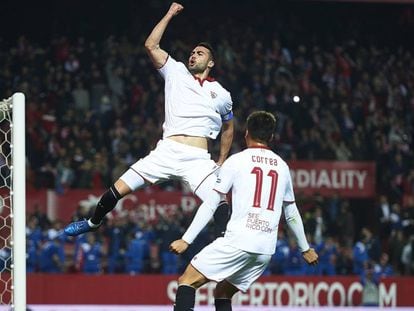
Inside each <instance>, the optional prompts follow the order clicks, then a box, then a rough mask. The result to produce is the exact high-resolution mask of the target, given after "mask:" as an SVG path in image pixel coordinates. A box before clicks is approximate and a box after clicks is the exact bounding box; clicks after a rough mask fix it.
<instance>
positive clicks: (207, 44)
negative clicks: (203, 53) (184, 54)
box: [197, 42, 215, 60]
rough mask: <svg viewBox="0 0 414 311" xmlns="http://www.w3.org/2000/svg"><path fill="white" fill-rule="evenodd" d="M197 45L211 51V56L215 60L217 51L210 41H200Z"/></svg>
mask: <svg viewBox="0 0 414 311" xmlns="http://www.w3.org/2000/svg"><path fill="white" fill-rule="evenodd" d="M197 46H202V47H204V48H206V49H207V50H208V51H209V52H210V58H211V60H214V54H215V52H214V49H213V47H212V46H211V44H210V43H208V42H200V43H199V44H197Z"/></svg>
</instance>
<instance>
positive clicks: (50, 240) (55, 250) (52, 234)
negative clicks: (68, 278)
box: [39, 230, 65, 273]
mask: <svg viewBox="0 0 414 311" xmlns="http://www.w3.org/2000/svg"><path fill="white" fill-rule="evenodd" d="M39 271H40V272H48V273H62V272H64V271H65V252H64V249H63V247H62V245H61V243H60V241H59V233H58V232H57V231H55V230H50V231H49V232H48V235H47V237H46V240H45V241H44V243H43V244H42V246H41V249H40V253H39Z"/></svg>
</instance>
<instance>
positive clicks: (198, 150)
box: [64, 2, 233, 236]
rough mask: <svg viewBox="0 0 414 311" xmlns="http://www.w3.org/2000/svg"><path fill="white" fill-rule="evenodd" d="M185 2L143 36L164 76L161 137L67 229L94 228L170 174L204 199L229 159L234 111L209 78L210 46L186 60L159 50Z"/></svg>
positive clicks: (223, 222) (74, 231)
mask: <svg viewBox="0 0 414 311" xmlns="http://www.w3.org/2000/svg"><path fill="white" fill-rule="evenodd" d="M182 10H183V6H182V5H181V4H178V3H175V2H174V3H172V4H171V6H170V8H169V10H168V12H167V13H166V14H165V16H164V17H163V18H162V19H161V20H160V21H159V22H158V24H157V25H156V26H155V27H154V29H153V30H152V32H151V34H150V35H149V36H148V38H147V40H146V41H145V48H146V50H147V52H148V55H149V56H150V58H151V60H152V62H153V64H154V66H155V68H156V69H157V70H158V72H159V73H160V74H161V76H162V77H163V78H164V80H165V120H164V124H163V138H162V139H161V140H160V141H159V142H158V144H157V146H156V148H155V149H154V150H153V151H151V153H150V154H149V155H147V156H146V157H144V158H142V159H140V160H138V161H137V162H136V163H134V164H133V165H132V166H131V167H130V168H129V169H128V170H127V171H126V172H125V173H124V174H123V175H122V176H121V177H120V178H119V179H118V180H117V181H116V182H115V183H114V184H113V185H112V186H111V187H110V188H109V189H108V190H107V191H106V192H105V193H104V194H103V195H102V197H101V199H100V201H99V202H98V204H97V206H96V208H95V211H94V214H93V216H92V218H91V219H89V220H82V221H78V222H73V223H71V224H69V225H68V226H66V228H65V230H64V231H65V233H66V234H67V235H70V236H76V235H79V234H81V233H85V232H88V231H93V230H96V229H97V228H98V227H99V226H100V225H101V223H102V220H103V218H104V217H105V215H106V214H107V213H109V212H110V211H111V210H112V209H113V208H114V207H115V205H116V203H117V202H118V201H119V200H120V199H121V198H122V197H123V196H125V195H127V194H129V193H131V192H132V191H135V190H137V189H140V188H143V187H144V186H147V185H150V184H154V183H160V182H162V181H166V180H170V179H180V180H183V181H184V182H186V183H188V184H189V186H190V188H191V189H192V191H193V192H194V193H195V194H196V195H197V196H198V197H200V199H201V200H203V201H205V200H206V199H207V196H208V195H209V194H210V191H211V189H212V188H213V186H214V183H215V180H216V176H215V172H216V171H217V169H218V168H219V167H220V165H221V164H222V163H223V162H224V160H225V159H226V158H227V155H228V153H229V150H230V147H231V143H232V140H233V120H232V119H233V113H232V104H233V103H232V99H231V96H230V93H229V92H228V91H227V90H226V89H224V88H223V87H222V86H221V85H220V83H218V82H217V81H215V80H214V79H212V78H210V77H209V73H210V71H211V69H212V68H213V66H214V53H213V49H212V48H211V46H210V45H209V44H208V43H199V44H197V45H196V46H195V48H194V49H193V50H192V51H191V53H190V57H189V59H188V64H187V66H185V65H184V64H183V63H181V62H178V61H176V60H175V59H174V58H172V57H171V56H170V55H169V54H168V53H167V52H166V51H165V50H163V49H161V47H160V41H161V38H162V36H163V34H164V32H165V30H166V28H167V26H168V24H169V23H170V21H171V20H172V18H173V17H174V16H176V15H177V14H179V13H180V12H181V11H182ZM220 130H221V142H220V155H219V159H218V160H217V162H214V161H213V160H211V156H210V154H209V152H208V139H215V138H216V137H217V135H218V133H219V132H220ZM221 208H223V209H224V212H222V211H220V215H222V216H220V217H217V218H216V219H217V220H218V221H219V222H220V226H221V228H220V230H218V231H223V232H224V228H225V225H226V222H227V210H228V205H227V203H223V204H222V205H221Z"/></svg>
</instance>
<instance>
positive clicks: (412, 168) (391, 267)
mask: <svg viewBox="0 0 414 311" xmlns="http://www.w3.org/2000/svg"><path fill="white" fill-rule="evenodd" d="M252 4H253V2H252V1H238V2H237V4H234V3H233V2H232V3H230V1H229V3H227V4H226V3H222V2H220V1H208V2H207V1H205V2H204V3H197V4H193V3H188V4H186V3H184V5H185V6H186V9H185V11H184V13H183V15H182V16H180V17H179V18H177V19H175V20H173V22H172V24H171V25H170V27H169V29H168V31H167V32H166V34H165V36H164V38H163V40H162V42H161V46H162V47H163V48H164V49H165V50H167V51H168V52H169V53H170V54H171V55H172V56H173V57H174V58H175V59H177V60H181V61H183V62H184V63H186V61H187V58H188V56H189V52H190V51H191V49H192V48H193V46H194V45H195V44H196V43H198V42H200V41H209V42H211V43H212V44H213V46H214V47H215V50H216V51H215V52H216V66H215V68H214V70H213V76H214V77H215V78H216V79H217V80H218V81H220V82H221V83H222V84H223V86H224V87H226V88H227V89H229V90H230V91H231V94H232V98H233V101H234V115H235V131H236V132H235V137H234V143H233V147H232V153H234V152H237V151H239V150H241V149H243V148H244V139H243V137H244V121H245V118H246V117H247V115H248V114H249V113H250V112H251V111H253V110H257V109H265V110H269V111H272V112H274V113H275V114H276V115H277V117H278V127H277V131H276V133H275V134H276V139H275V141H274V142H273V145H272V148H273V149H274V150H275V151H276V152H278V153H279V154H280V155H281V156H282V157H284V158H285V159H286V160H295V159H298V160H338V161H373V162H375V163H376V170H377V181H376V183H377V196H376V197H374V198H372V199H370V200H353V199H347V198H343V197H341V195H340V193H338V194H337V195H335V196H333V197H322V196H319V195H315V196H313V197H304V196H302V195H301V194H297V201H298V206H299V208H300V209H301V212H302V216H303V219H304V223H305V228H306V231H307V232H308V236H309V240H310V241H311V243H312V245H313V246H314V247H315V248H316V249H317V251H318V252H319V254H320V265H319V266H318V267H317V268H308V267H305V266H304V265H303V262H302V259H301V254H300V252H299V251H298V248H297V245H296V243H295V242H294V241H293V240H291V239H290V236H289V233H288V232H285V229H284V228H283V229H282V230H281V231H280V238H279V241H278V244H277V252H276V254H275V255H274V256H273V259H272V262H271V265H270V266H269V269H268V272H267V273H269V274H285V275H306V274H312V275H350V274H358V275H361V274H363V273H364V271H366V270H367V269H369V270H370V271H372V272H374V273H375V275H376V276H378V277H383V276H390V275H413V274H414V255H413V247H414V165H413V160H414V155H413V124H414V55H413V53H414V50H413V42H412V38H413V37H414V36H413V35H414V9H413V8H412V7H409V6H405V5H376V6H372V5H369V4H352V5H350V4H338V3H336V4H329V3H318V2H310V3H309V2H306V3H305V2H293V3H287V2H281V3H279V2H272V1H255V2H254V6H255V11H256V12H260V14H253V13H252V10H251V6H252ZM168 5H169V3H168V2H166V1H148V2H145V3H141V2H137V1H125V2H124V3H123V4H116V5H115V4H112V3H111V2H105V1H103V2H100V3H99V4H97V3H96V2H95V1H91V2H90V3H89V2H88V3H82V4H80V3H77V2H76V1H75V3H72V2H67V1H63V4H61V6H60V7H59V9H58V7H57V6H54V5H53V4H51V11H50V12H49V14H51V16H50V17H48V18H49V20H48V21H44V20H43V19H42V18H39V22H38V23H37V24H35V22H34V21H33V18H31V19H30V20H32V21H33V23H34V24H33V29H27V30H26V31H23V30H22V29H21V31H20V33H18V34H19V36H18V37H17V36H12V35H11V34H9V35H7V34H4V36H3V37H0V46H1V47H2V48H1V50H0V93H1V94H3V97H7V96H10V95H11V94H12V93H13V92H14V91H16V90H19V91H22V92H24V93H25V94H26V97H27V110H26V114H27V169H28V174H27V175H28V176H27V177H28V181H27V186H28V187H32V188H49V189H54V190H55V191H56V192H58V193H64V192H65V191H66V190H67V189H72V188H77V189H85V188H87V189H103V188H106V187H108V186H109V185H110V184H111V183H112V182H113V181H114V180H116V179H117V178H118V177H119V176H120V175H121V174H122V173H123V172H124V171H125V170H126V169H127V168H128V166H129V165H130V164H132V163H134V162H135V161H136V160H137V159H138V158H140V157H142V156H145V155H146V154H148V153H149V151H150V150H151V149H152V148H153V147H154V144H155V143H156V142H157V140H158V139H159V138H160V137H161V135H162V128H161V124H162V122H163V102H164V98H163V93H164V92H163V80H162V79H161V77H160V76H159V75H158V74H157V72H156V70H155V69H154V68H153V66H152V64H151V62H150V60H149V58H148V56H147V55H146V53H145V51H144V44H143V43H144V41H145V38H146V36H147V35H148V34H149V32H150V31H151V29H152V27H153V26H154V24H155V23H156V22H157V21H158V19H159V18H160V17H161V16H162V14H164V12H165V10H167V8H168ZM12 8H13V6H12V5H11V6H10V7H9V9H12ZM33 10H34V11H33V13H32V14H34V15H35V14H45V13H40V12H38V10H39V9H38V8H33ZM41 16H43V15H41ZM75 17H76V18H75ZM50 19H51V20H50ZM75 20H76V22H75ZM3 22H4V21H3ZM48 25H49V26H48ZM16 27H17V30H16V33H17V32H18V31H19V26H18V25H17V26H16ZM293 96H298V97H299V101H293ZM218 145H219V144H217V143H214V142H212V144H211V151H212V154H213V155H214V156H216V155H217V151H218ZM161 188H162V189H163V190H183V187H182V185H181V184H179V183H175V182H170V183H168V184H166V185H162V186H161ZM74 210H75V209H74ZM87 216H88V215H87V211H86V212H85V211H82V210H78V211H77V213H76V214H74V217H73V218H74V219H77V218H82V217H87ZM187 216H188V215H185V214H184V212H183V211H181V210H177V211H176V215H174V217H170V218H161V219H160V220H159V221H158V222H157V223H145V222H139V221H134V220H132V219H130V218H128V217H127V216H125V217H116V218H114V219H110V220H109V221H108V223H107V224H106V225H105V226H102V227H101V228H100V230H99V231H98V232H96V233H90V234H87V235H84V236H81V237H78V238H76V239H69V238H67V237H64V236H62V235H61V234H60V230H61V228H62V226H63V225H64V224H62V223H61V222H60V221H53V222H52V221H50V220H48V219H47V217H46V216H45V215H44V214H42V213H41V212H35V213H33V214H30V215H28V220H27V265H28V266H27V268H28V271H29V272H37V271H40V272H54V273H63V272H72V273H75V272H81V271H83V272H85V273H131V274H134V273H179V272H181V271H182V269H183V268H184V267H185V265H186V264H187V262H188V260H189V259H190V258H191V256H192V255H193V254H194V253H195V252H196V251H197V250H199V249H200V248H201V247H202V246H204V245H205V244H206V243H208V242H209V241H210V240H211V239H212V237H213V233H212V232H213V229H212V228H211V227H208V228H206V229H205V230H204V231H203V232H202V234H201V235H200V237H199V238H198V239H197V241H196V242H195V243H194V245H193V246H192V247H191V249H190V250H189V251H188V252H187V253H186V254H184V255H183V256H179V257H177V256H175V255H172V254H171V253H169V252H168V245H169V243H170V242H171V241H172V240H175V239H176V238H179V237H181V235H182V233H183V232H184V230H185V229H186V228H187V226H188V224H189V217H187ZM0 258H3V262H2V264H3V265H7V258H8V251H7V249H3V250H2V251H1V254H0Z"/></svg>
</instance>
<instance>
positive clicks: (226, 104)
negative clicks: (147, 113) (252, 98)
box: [219, 91, 233, 122]
mask: <svg viewBox="0 0 414 311" xmlns="http://www.w3.org/2000/svg"><path fill="white" fill-rule="evenodd" d="M219 112H220V115H221V120H222V121H224V122H225V121H230V120H231V119H233V100H232V99H231V95H230V93H229V92H228V91H225V96H224V98H223V104H222V105H221V106H220V108H219Z"/></svg>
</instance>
